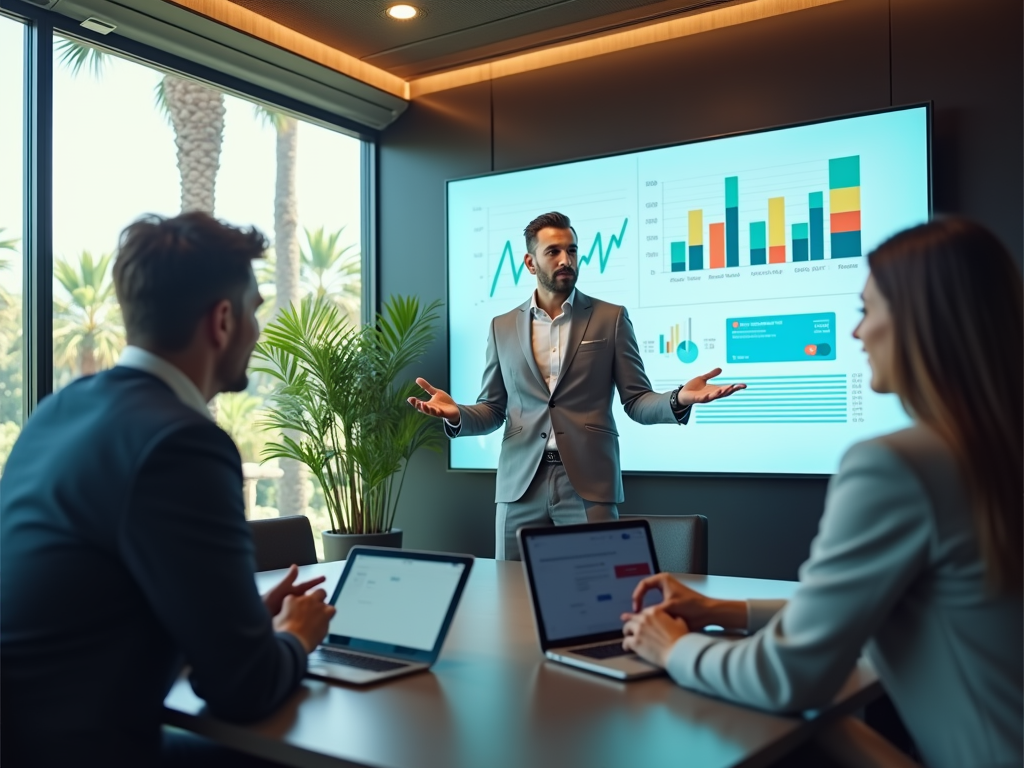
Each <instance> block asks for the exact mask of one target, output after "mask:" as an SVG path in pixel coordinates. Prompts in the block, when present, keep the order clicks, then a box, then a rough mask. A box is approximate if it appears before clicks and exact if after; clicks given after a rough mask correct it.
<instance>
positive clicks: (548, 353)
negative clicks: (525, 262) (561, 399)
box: [530, 288, 576, 451]
mask: <svg viewBox="0 0 1024 768" xmlns="http://www.w3.org/2000/svg"><path fill="white" fill-rule="evenodd" d="M575 298H576V289H575V288H573V289H572V293H570V294H569V298H567V299H566V300H565V301H563V302H562V314H560V315H559V316H558V317H556V318H555V319H553V320H552V319H551V317H550V316H549V315H548V313H547V312H545V311H544V310H543V309H541V308H540V307H539V306H537V291H534V292H533V296H532V297H531V298H530V317H531V320H532V322H531V323H530V328H531V334H530V335H531V337H532V341H533V359H534V360H535V361H536V363H537V368H539V369H540V375H541V376H542V377H543V379H544V382H545V383H546V384H547V385H548V392H554V390H555V384H556V383H557V382H558V377H559V375H560V374H561V373H562V363H564V362H565V350H566V347H568V346H569V331H570V330H571V329H572V303H573V300H574V299H575ZM544 447H545V450H548V451H557V450H558V444H557V443H556V442H555V430H554V428H553V427H552V428H550V429H548V441H547V443H546V444H545V446H544Z"/></svg>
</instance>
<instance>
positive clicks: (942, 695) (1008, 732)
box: [668, 427, 1024, 768]
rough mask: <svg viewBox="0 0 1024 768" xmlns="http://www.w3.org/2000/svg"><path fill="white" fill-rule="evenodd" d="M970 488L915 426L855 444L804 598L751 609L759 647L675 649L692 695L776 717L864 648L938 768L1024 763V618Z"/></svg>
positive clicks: (832, 490) (693, 642)
mask: <svg viewBox="0 0 1024 768" xmlns="http://www.w3.org/2000/svg"><path fill="white" fill-rule="evenodd" d="M966 498H967V497H966V493H965V490H964V486H963V484H962V482H961V480H960V475H959V472H958V471H957V467H956V465H955V464H954V460H953V457H952V455H951V454H950V452H949V450H948V449H947V448H946V447H945V445H944V444H943V443H942V442H941V441H940V440H939V439H938V438H937V437H936V436H935V435H934V434H933V433H931V432H930V431H928V430H926V429H924V428H923V427H913V428H911V429H908V430H904V431H903V432H897V433H895V434H893V435H888V436H886V437H883V438H879V439H876V440H871V441H868V442H865V443H860V444H859V445H856V446H854V447H853V448H851V449H850V451H849V452H848V453H847V454H846V456H845V457H844V459H843V462H842V466H841V467H840V469H839V473H838V474H837V475H836V476H835V477H834V478H833V479H832V482H831V484H830V486H829V492H828V498H827V500H826V504H825V513H824V515H823V516H822V519H821V525H820V529H819V532H818V536H817V538H815V540H814V543H813V544H812V546H811V556H810V559H809V560H808V561H807V562H806V563H804V565H803V567H802V568H801V569H800V582H801V583H800V587H799V589H798V590H797V592H796V594H795V595H794V596H793V599H792V600H790V601H789V603H788V604H787V603H784V602H779V601H753V600H751V601H749V602H748V618H749V627H748V628H749V629H750V630H755V629H757V630H758V631H757V633H756V634H755V635H753V636H752V637H749V638H746V639H743V640H740V641H734V642H730V641H727V640H721V639H712V638H710V637H708V636H707V635H703V634H700V633H694V634H689V635H686V636H685V637H683V638H682V639H681V640H680V641H679V642H678V643H677V644H676V646H675V647H674V648H673V649H672V653H671V656H670V659H669V664H668V671H669V673H670V674H671V675H672V677H673V678H674V679H675V680H676V681H677V682H678V683H679V684H680V685H683V686H686V687H687V688H694V689H696V690H699V691H703V692H705V693H710V694H713V695H715V696H720V697H722V698H726V699H730V700H733V701H737V702H742V703H745V704H752V705H754V706H757V707H762V708H765V709H771V710H803V709H808V708H812V707H816V706H819V705H822V704H824V703H825V702H827V701H828V700H829V699H830V698H831V697H832V696H833V695H835V693H836V692H837V690H838V689H839V687H840V686H841V685H842V683H843V681H844V680H845V679H846V676H847V675H848V674H849V672H850V669H851V667H852V666H853V663H854V661H855V660H856V658H857V656H858V655H859V654H860V653H861V650H862V649H863V650H864V651H865V653H866V655H867V656H868V658H869V659H870V660H871V662H872V663H873V664H874V666H875V669H876V670H877V671H878V674H879V675H880V677H881V679H882V682H883V684H884V686H885V688H886V690H887V691H888V692H889V695H890V696H891V698H892V700H893V703H894V704H895V705H896V708H897V710H898V711H899V713H900V715H901V716H902V718H903V720H904V722H905V723H906V725H907V728H908V729H909V730H910V733H911V734H912V735H913V737H914V740H915V742H916V743H917V746H918V748H919V750H920V751H921V754H922V756H923V757H924V759H925V762H926V763H927V765H929V766H931V768H967V766H970V767H971V768H985V767H986V766H1019V765H1021V761H1022V744H1024V695H1022V680H1024V664H1022V658H1024V620H1022V615H1024V609H1022V601H1021V598H1020V597H1019V596H1018V597H1012V596H1004V597H993V596H991V595H990V594H988V593H987V592H986V588H985V572H984V564H983V562H982V560H981V557H980V554H979V552H978V543H977V538H976V535H975V531H974V526H973V522H972V519H971V512H970V507H969V505H968V503H967V500H966Z"/></svg>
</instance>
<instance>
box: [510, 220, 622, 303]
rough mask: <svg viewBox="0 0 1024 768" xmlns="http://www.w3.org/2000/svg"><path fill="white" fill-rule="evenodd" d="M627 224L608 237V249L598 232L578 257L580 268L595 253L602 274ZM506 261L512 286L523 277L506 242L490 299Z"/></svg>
mask: <svg viewBox="0 0 1024 768" xmlns="http://www.w3.org/2000/svg"><path fill="white" fill-rule="evenodd" d="M628 224H629V219H628V218H626V219H623V220H622V229H620V230H619V234H617V235H609V237H608V247H607V248H605V247H604V239H603V238H602V237H601V233H600V232H598V233H597V234H596V235H595V236H594V242H593V243H592V244H591V246H590V250H589V251H587V255H586V256H580V266H582V265H584V264H589V263H590V262H591V261H593V259H594V252H595V251H596V252H597V265H598V267H599V268H600V270H601V274H602V275H603V274H604V270H605V267H607V266H608V260H609V259H610V258H611V256H612V249H613V248H621V247H622V241H623V239H624V238H625V237H626V226H627V225H628ZM506 259H508V266H509V269H510V270H512V283H513V285H519V278H520V277H522V276H523V270H524V269H526V264H525V263H520V264H519V265H518V266H516V261H515V256H513V255H512V241H511V240H506V241H505V247H504V248H502V249H501V258H500V259H498V268H497V269H496V270H494V279H493V280H491V298H492V299H493V298H494V292H495V291H496V290H497V288H498V280H500V279H501V268H502V267H503V266H504V265H505V260H506Z"/></svg>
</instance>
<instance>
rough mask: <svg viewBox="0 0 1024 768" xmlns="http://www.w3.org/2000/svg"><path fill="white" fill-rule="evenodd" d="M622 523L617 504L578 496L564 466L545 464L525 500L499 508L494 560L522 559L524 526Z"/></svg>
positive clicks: (495, 529)
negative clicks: (520, 534) (519, 532)
mask: <svg viewBox="0 0 1024 768" xmlns="http://www.w3.org/2000/svg"><path fill="white" fill-rule="evenodd" d="M618 519H619V510H618V507H617V506H616V505H615V504H605V503H601V502H595V501H587V500H586V499H584V498H582V497H581V496H580V495H579V494H578V493H576V491H575V490H573V487H572V483H570V482H569V477H568V475H566V474H565V467H563V466H562V465H561V464H544V463H542V464H541V465H540V467H538V468H537V474H536V475H534V478H533V481H532V482H531V483H530V486H529V488H527V489H526V493H525V494H523V497H522V498H520V499H519V500H517V501H510V502H498V504H497V505H496V514H495V516H494V549H495V552H494V557H495V559H497V560H519V559H520V555H519V541H518V540H517V539H516V531H517V530H519V528H521V527H522V526H524V525H531V526H536V525H548V526H550V525H573V524H575V523H588V522H589V523H597V522H602V521H604V520H618Z"/></svg>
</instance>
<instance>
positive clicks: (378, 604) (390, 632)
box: [328, 553, 466, 651]
mask: <svg viewBox="0 0 1024 768" xmlns="http://www.w3.org/2000/svg"><path fill="white" fill-rule="evenodd" d="M465 570H466V564H465V563H463V562H451V561H450V560H440V559H438V560H433V559H431V560H423V559H418V558H411V557H400V556H399V557H395V556H378V555H373V554H365V553H360V554H358V555H357V556H356V557H354V558H353V562H352V563H351V565H350V567H349V568H347V569H346V572H345V576H344V577H343V579H344V581H343V583H342V584H340V585H339V587H338V591H337V593H336V594H335V596H334V606H335V607H336V608H337V610H338V612H337V613H336V614H335V615H334V618H333V619H331V624H330V629H329V631H328V634H329V635H330V637H329V638H328V642H330V643H338V642H341V643H344V644H345V645H347V646H349V647H351V648H365V649H366V650H380V649H381V645H383V646H387V647H389V648H390V647H393V648H394V649H396V650H397V649H413V650H417V651H431V650H433V649H434V646H435V644H436V642H437V639H438V635H439V634H440V633H441V631H442V629H443V627H444V624H445V619H446V617H447V616H448V613H449V608H450V607H451V605H452V601H453V600H454V599H455V597H456V592H457V590H458V589H459V585H460V582H461V581H462V577H463V573H464V571H465ZM378 644H381V645H378Z"/></svg>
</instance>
